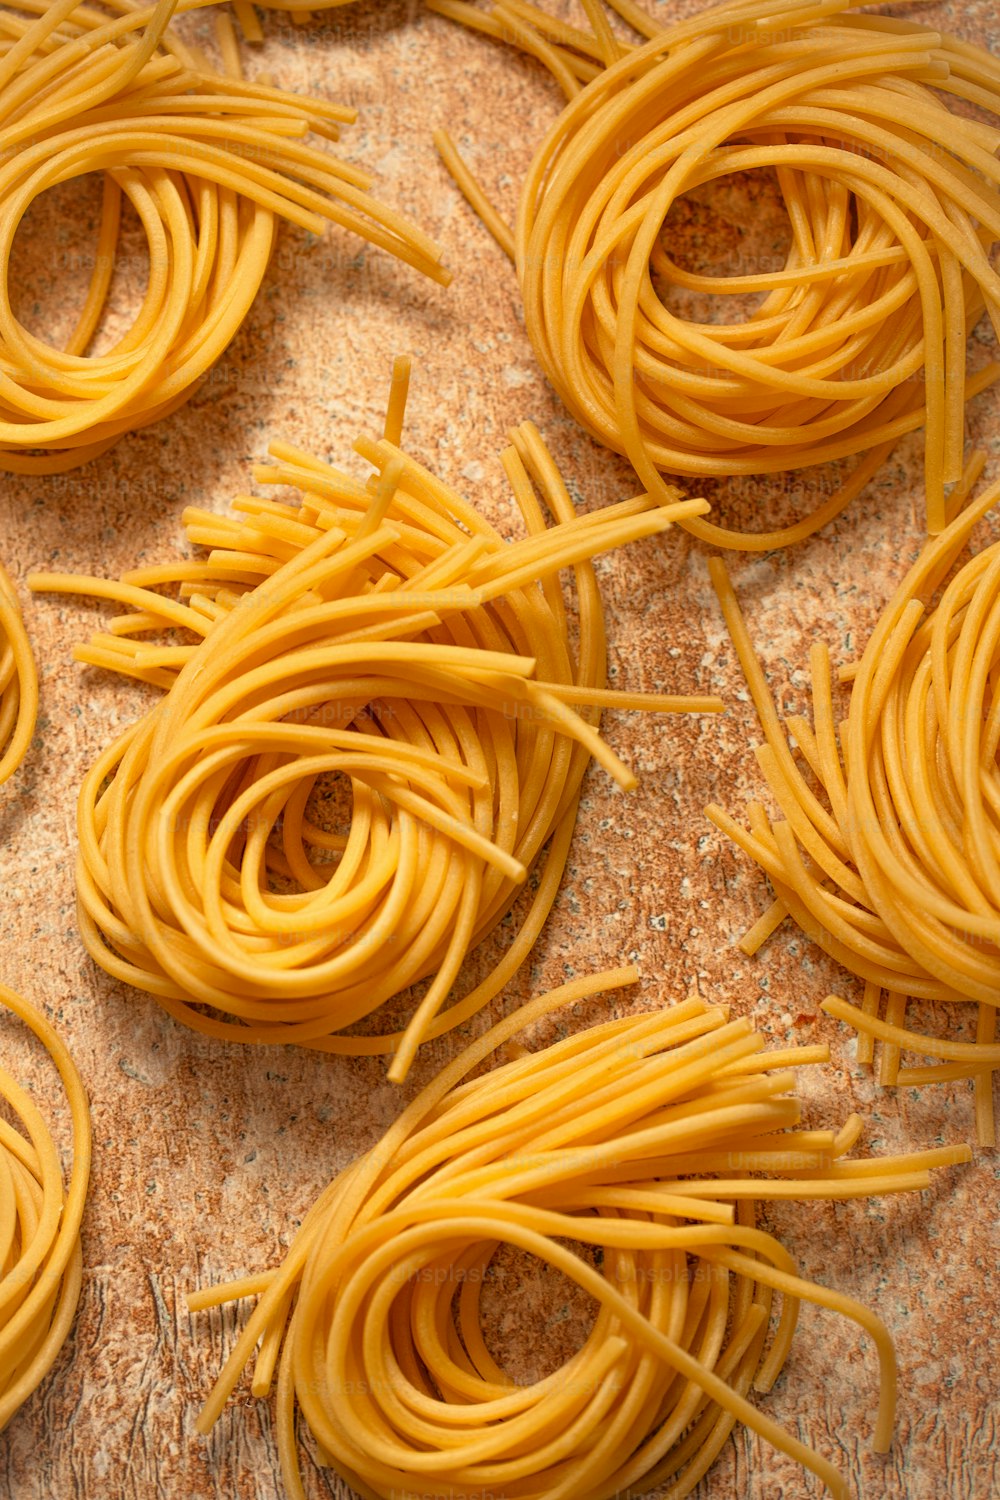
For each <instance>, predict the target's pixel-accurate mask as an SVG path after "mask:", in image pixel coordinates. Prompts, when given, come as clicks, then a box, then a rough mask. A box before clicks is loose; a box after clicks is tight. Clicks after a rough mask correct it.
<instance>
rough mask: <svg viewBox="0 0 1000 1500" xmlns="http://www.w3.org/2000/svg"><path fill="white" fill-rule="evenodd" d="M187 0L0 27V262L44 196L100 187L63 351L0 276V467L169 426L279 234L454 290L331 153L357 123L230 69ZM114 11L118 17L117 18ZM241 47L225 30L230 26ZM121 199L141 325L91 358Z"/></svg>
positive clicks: (235, 63)
mask: <svg viewBox="0 0 1000 1500" xmlns="http://www.w3.org/2000/svg"><path fill="white" fill-rule="evenodd" d="M178 8H179V9H191V8H197V7H192V6H191V5H190V4H188V5H184V4H183V3H182V4H181V5H180V6H179V7H178V5H177V3H176V0H157V3H156V4H155V5H151V6H146V7H139V6H136V5H134V4H132V3H131V0H107V3H106V4H104V5H103V6H102V8H96V7H94V6H92V5H82V4H80V3H78V0H21V3H19V4H18V5H17V6H5V7H4V8H3V10H2V11H0V264H2V265H3V266H4V267H7V265H8V264H9V262H10V256H11V249H12V246H13V243H14V238H15V235H16V234H17V230H18V227H19V225H20V224H21V221H22V220H23V218H24V216H25V214H26V213H27V212H28V210H29V209H30V207H31V205H32V204H33V203H34V202H35V200H36V199H37V198H38V197H39V196H40V195H41V194H43V193H44V192H45V191H46V190H47V189H48V188H51V187H55V186H57V185H58V184H60V183H64V182H69V181H72V180H74V179H76V178H79V177H82V176H84V175H86V174H88V173H93V172H99V173H101V174H102V177H103V183H104V194H103V205H102V211H101V224H100V231H99V235H98V242H97V247H96V254H95V256H94V262H93V265H94V269H93V273H92V276H91V281H90V287H89V291H88V294H87V297H86V300H85V303H84V306H83V308H82V310H81V312H80V316H79V319H78V321H77V324H76V327H75V328H74V330H73V332H72V334H71V335H70V338H69V340H68V342H67V343H66V346H65V348H62V349H59V348H55V347H53V346H52V345H50V344H48V343H46V342H45V340H44V339H41V338H38V337H36V336H35V335H33V334H32V333H30V332H29V331H28V330H27V329H26V328H25V327H23V325H22V324H21V323H20V322H19V321H18V320H17V318H16V317H15V314H14V311H13V309H12V306H11V300H10V287H9V286H8V284H7V277H6V275H4V276H3V277H0V371H2V380H0V469H7V470H9V471H14V472H20V473H24V472H30V473H53V472H56V471H59V470H65V469H69V468H72V467H73V466H74V465H77V464H81V463H84V462H86V460H87V459H89V458H93V457H94V456H95V455H96V454H98V453H101V452H103V451H104V450H105V449H106V448H108V447H110V446H111V444H112V443H114V442H115V441H116V439H117V438H118V437H120V436H121V434H122V433H123V432H129V431H132V430H133V429H135V428H137V427H141V426H144V425H145V424H147V423H149V422H155V421H156V420H157V419H158V418H160V417H162V416H165V415H166V414H167V413H168V412H171V411H173V410H175V409H176V408H177V407H178V406H180V405H181V404H182V403H183V402H184V401H186V400H187V398H188V396H189V395H190V394H191V392H192V390H194V389H195V388H196V387H197V385H198V382H199V380H200V379H201V377H202V376H203V375H204V373H205V371H206V370H207V369H208V368H209V366H210V365H211V364H212V363H213V361H214V360H216V359H217V358H218V356H219V355H220V354H221V353H222V351H223V350H224V349H225V348H226V346H227V345H228V344H229V342H230V340H231V339H232V338H233V337H234V335H235V334H236V332H237V330H238V329H239V327H240V325H241V323H242V322H243V320H244V318H245V317H246V315H247V313H248V311H249V309H250V306H251V304H252V303H253V300H254V298H255V297H256V295H257V291H258V289H259V287H260V285H261V282H262V281H263V279H264V274H265V272H266V270H267V266H268V262H269V260H270V257H271V251H272V249H273V247H274V244H275V239H276V235H277V229H278V220H279V219H281V218H284V219H287V220H288V221H289V222H290V223H293V224H297V225H299V226H300V227H301V228H303V229H308V230H311V231H312V232H313V233H314V234H322V233H323V232H324V230H325V228H326V226H327V224H328V223H333V224H337V225H339V226H341V227H342V228H344V229H347V230H349V231H351V233H353V234H358V235H361V236H362V237H363V238H364V239H366V240H368V241H369V242H370V243H371V244H373V245H377V246H379V247H381V248H382V249H384V250H388V251H389V252H390V253H391V254H393V255H395V256H397V257H398V258H399V259H401V260H403V261H405V262H406V263H407V264H409V265H412V266H414V267H415V268H416V269H417V270H419V271H421V272H423V273H424V274H425V275H427V276H430V277H432V278H433V279H434V280H436V281H439V282H441V283H443V284H447V282H448V281H449V280H450V274H449V273H448V272H447V271H446V270H444V269H443V268H442V266H441V264H440V251H439V249H438V247H437V246H436V245H435V244H434V243H433V241H431V240H430V239H429V238H428V237H427V236H426V235H425V234H423V233H422V232H421V231H420V230H419V229H417V228H415V227H414V226H413V225H411V224H410V223H409V222H408V221H407V220H406V219H405V218H403V217H402V216H401V215H399V214H397V213H395V212H394V211H393V210H391V209H389V208H386V207H385V206H384V205H382V204H381V203H379V202H378V200H377V199H376V198H374V197H373V196H372V193H371V191H370V189H371V185H372V182H371V178H370V177H369V176H368V175H367V174H366V173H364V172H362V171H359V170H358V169H357V168H355V167H353V166H350V165H349V164H347V163H346V162H343V161H340V160H338V158H337V157H336V156H335V155H333V153H332V152H330V151H329V150H326V149H319V148H317V147H316V146H313V145H310V144H308V143H307V141H306V139H305V138H306V137H307V136H309V135H310V134H312V135H315V136H317V137H319V138H321V139H324V140H326V141H335V140H336V139H337V136H338V126H339V125H340V124H343V123H345V122H349V121H351V120H353V119H354V117H355V111H354V110H352V109H346V108H344V107H342V106H340V105H336V104H331V103H329V102H327V101H325V100H323V99H316V98H309V99H300V98H297V97H295V96H294V95H291V94H287V93H285V92H283V91H282V90H281V89H276V88H272V87H270V86H268V85H265V84H261V83H250V82H247V81H245V80H244V79H243V78H241V77H240V76H239V60H238V48H236V46H235V44H234V45H232V46H228V47H226V46H224V47H223V55H224V57H225V58H226V66H227V68H228V69H229V71H228V72H226V73H220V72H217V71H216V70H215V69H214V68H213V67H212V65H211V64H210V63H209V62H208V61H207V60H206V59H205V58H204V57H203V56H202V55H201V54H200V52H198V51H196V50H195V49H194V48H193V47H192V46H191V45H189V44H187V43H186V42H185V41H184V40H183V39H182V38H181V37H180V36H179V35H178V34H177V33H176V32H175V31H174V30H172V29H170V27H169V25H168V23H169V22H170V19H171V16H172V14H173V13H174V11H175V10H176V9H178ZM109 13H110V15H109ZM230 32H231V27H230ZM123 200H127V201H128V202H129V203H130V204H131V205H132V208H133V209H134V210H135V213H136V214H137V215H138V218H139V220H140V222H141V224H142V228H143V230H144V232H145V235H146V239H147V242H148V247H149V277H148V284H147V286H146V290H145V295H144V296H143V299H142V304H141V306H140V308H139V310H138V312H137V314H136V317H135V321H134V322H133V323H132V326H131V327H130V328H129V330H128V331H127V332H126V333H125V334H124V336H123V337H122V338H121V339H119V340H118V342H117V343H116V344H115V345H114V347H113V348H111V349H109V350H108V351H107V352H106V353H102V354H88V352H87V351H88V349H89V348H90V345H91V342H92V340H93V338H94V335H95V333H96V332H97V331H98V329H99V328H100V325H101V319H102V314H103V312H104V309H105V306H106V303H107V299H108V294H109V290H110V287H111V282H112V277H113V274H114V269H115V256H116V247H117V244H118V237H119V228H120V222H121V212H122V203H123Z"/></svg>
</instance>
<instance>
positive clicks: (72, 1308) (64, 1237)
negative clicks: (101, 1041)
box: [0, 985, 91, 1429]
mask: <svg viewBox="0 0 1000 1500" xmlns="http://www.w3.org/2000/svg"><path fill="white" fill-rule="evenodd" d="M0 1006H5V1007H6V1008H7V1010H9V1011H13V1013H14V1014H15V1015H16V1016H19V1017H20V1018H21V1020H22V1021H23V1022H24V1023H25V1025H26V1026H29V1027H30V1028H31V1030H32V1031H33V1032H34V1033H35V1035H36V1036H37V1037H38V1039H39V1041H40V1042H41V1043H42V1046H43V1047H44V1048H45V1050H46V1051H47V1052H48V1053H49V1055H50V1057H51V1058H52V1061H53V1062H54V1063H55V1065H56V1067H57V1068H58V1070H59V1076H60V1077H61V1079H62V1082H63V1086H64V1087H65V1090H66V1097H67V1099H68V1101H69V1107H70V1114H71V1117H72V1121H73V1167H72V1171H71V1173H70V1180H69V1187H68V1189H65V1188H64V1186H63V1174H62V1168H61V1166H60V1163H59V1155H58V1152H57V1150H56V1146H55V1143H54V1142H53V1140H52V1136H51V1134H50V1133H49V1129H48V1126H47V1125H46V1123H45V1121H44V1119H43V1117H42V1115H41V1113H40V1112H39V1110H38V1107H37V1105H36V1104H35V1103H34V1100H33V1098H32V1096H31V1094H29V1093H28V1092H26V1090H25V1089H23V1088H22V1087H21V1086H20V1084H18V1083H17V1082H16V1080H15V1079H14V1078H12V1077H11V1076H10V1074H9V1073H8V1072H7V1070H6V1069H5V1068H0V1098H2V1099H3V1100H4V1103H5V1104H6V1106H7V1108H8V1109H9V1111H10V1114H11V1117H12V1119H13V1122H14V1123H10V1121H9V1120H8V1119H0V1429H2V1428H3V1427H5V1426H6V1425H7V1423H8V1422H9V1421H10V1419H11V1417H12V1416H13V1415H14V1413H15V1412H16V1411H17V1410H18V1408H19V1407H20V1406H22V1405H23V1404H24V1402H25V1401H26V1400H27V1399H28V1397H29V1396H30V1395H31V1393H32V1391H34V1390H35V1389H36V1388H37V1386H38V1385H39V1384H40V1383H41V1382H42V1380H44V1378H45V1376H46V1375H47V1374H48V1372H49V1370H50V1369H51V1368H52V1365H53V1363H54V1362H55V1360H56V1357H57V1356H58V1354H59V1351H60V1349H61V1348H62V1346H63V1344H64V1343H65V1341H66V1336H67V1334H68V1333H69V1330H70V1327H71V1325H72V1322H73V1317H74V1314H75V1313H76V1306H77V1302H78V1301H79V1298H80V1284H81V1278H82V1267H83V1261H82V1256H81V1252H80V1221H81V1219H82V1217H83V1209H84V1203H85V1200H86V1196H87V1184H88V1182H89V1179H90V1142H91V1137H90V1113H89V1110H88V1106H87V1096H86V1094H85V1092H84V1088H83V1084H82V1083H81V1081H80V1075H79V1073H78V1072H77V1070H76V1066H75V1064H74V1062H73V1059H72V1058H71V1057H70V1055H69V1052H68V1051H67V1050H66V1046H65V1044H64V1043H63V1042H62V1041H61V1040H60V1038H59V1036H58V1035H57V1033H56V1032H55V1030H54V1029H53V1027H52V1026H51V1025H50V1024H49V1022H48V1021H47V1020H46V1019H45V1017H44V1016H43V1015H42V1014H41V1012H39V1011H37V1010H35V1009H34V1007H33V1006H30V1005H27V1004H26V1003H25V1001H23V1000H22V999H21V997H20V996H19V995H15V994H14V992H13V991H12V990H9V989H8V988H7V986H6V985H0Z"/></svg>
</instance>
